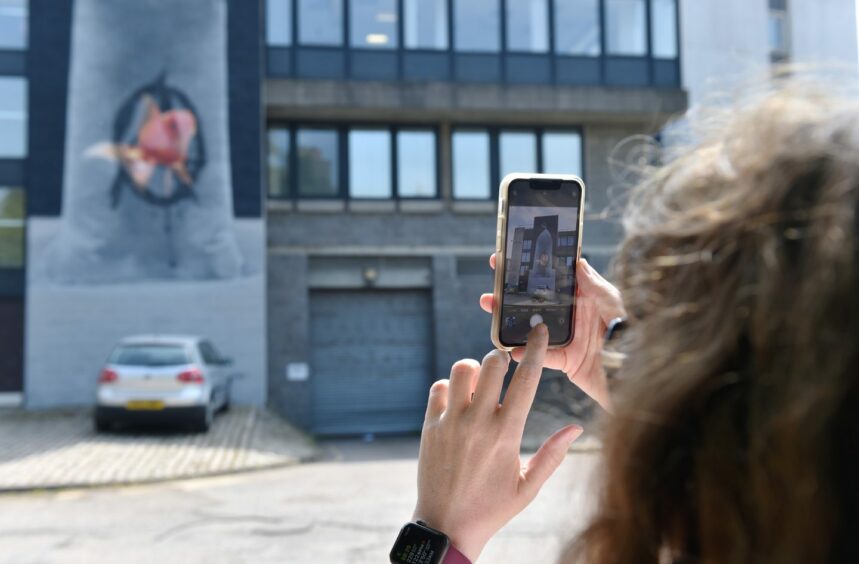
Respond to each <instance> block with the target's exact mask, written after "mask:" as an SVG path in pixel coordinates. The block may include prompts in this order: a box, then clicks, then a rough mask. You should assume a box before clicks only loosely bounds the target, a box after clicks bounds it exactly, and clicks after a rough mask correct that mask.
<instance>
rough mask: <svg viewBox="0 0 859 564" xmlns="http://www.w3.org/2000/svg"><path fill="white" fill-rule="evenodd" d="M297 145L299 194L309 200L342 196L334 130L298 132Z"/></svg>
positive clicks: (302, 130)
mask: <svg viewBox="0 0 859 564" xmlns="http://www.w3.org/2000/svg"><path fill="white" fill-rule="evenodd" d="M296 144H297V145H298V191H299V194H300V195H302V196H309V197H326V196H336V195H337V194H339V193H340V177H339V170H338V166H337V163H338V157H339V154H340V151H339V147H338V135H337V132H336V131H334V130H332V129H299V130H298V133H297V135H296Z"/></svg>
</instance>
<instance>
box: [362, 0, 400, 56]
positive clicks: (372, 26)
mask: <svg viewBox="0 0 859 564" xmlns="http://www.w3.org/2000/svg"><path fill="white" fill-rule="evenodd" d="M349 18H350V20H351V21H350V22H349V37H350V43H351V44H352V47H362V48H365V49H396V48H397V45H399V41H400V39H399V36H398V33H397V29H398V25H397V0H351V3H350V5H349Z"/></svg>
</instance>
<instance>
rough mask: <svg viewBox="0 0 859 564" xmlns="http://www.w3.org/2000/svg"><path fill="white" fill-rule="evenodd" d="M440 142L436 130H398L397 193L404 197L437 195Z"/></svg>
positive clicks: (430, 196) (432, 196) (431, 196)
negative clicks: (437, 148)
mask: <svg viewBox="0 0 859 564" xmlns="http://www.w3.org/2000/svg"><path fill="white" fill-rule="evenodd" d="M435 152H436V142H435V133H433V132H432V131H399V132H397V182H398V186H397V192H398V195H399V196H401V197H403V198H434V197H436V196H437V189H436V186H437V181H436V155H435Z"/></svg>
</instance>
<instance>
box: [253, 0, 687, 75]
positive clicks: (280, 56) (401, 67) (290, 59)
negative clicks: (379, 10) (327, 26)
mask: <svg viewBox="0 0 859 564" xmlns="http://www.w3.org/2000/svg"><path fill="white" fill-rule="evenodd" d="M302 1H307V0H291V10H292V11H291V18H292V26H291V43H290V44H289V45H285V44H270V43H268V40H267V28H268V25H267V22H266V23H264V28H265V31H266V33H265V34H264V35H266V41H265V48H266V52H267V55H268V56H274V57H275V58H274V61H275V62H274V63H272V64H273V65H274V66H267V68H268V70H267V76H284V77H296V78H301V77H303V76H309V77H311V78H320V76H316V75H315V74H310V75H306V74H304V73H303V72H302V71H301V68H300V66H299V61H300V60H303V59H301V57H303V56H305V55H308V56H316V55H319V53H320V52H327V53H328V54H326V56H334V55H333V54H335V53H336V54H338V55H339V57H340V58H339V59H337V61H338V62H336V63H334V62H332V63H331V64H332V65H333V66H332V67H331V69H329V70H328V71H326V72H330V73H331V76H327V75H326V76H327V77H328V78H331V79H336V80H344V79H350V78H357V79H359V80H360V79H367V78H368V76H366V75H365V73H366V72H367V71H366V70H357V69H365V67H366V64H369V63H367V62H366V60H365V59H360V60H361V61H363V62H362V63H360V64H357V65H354V66H353V56H352V55H350V54H351V53H355V54H356V55H357V56H364V54H365V53H374V54H379V55H381V54H386V55H387V56H388V57H389V58H388V59H387V60H386V61H385V62H384V65H389V67H388V66H386V67H385V68H389V70H387V71H385V73H383V75H384V77H383V78H376V79H379V80H392V81H402V80H412V79H414V78H413V77H412V76H411V74H410V73H409V72H408V71H407V68H406V65H407V64H410V62H413V60H412V59H410V57H413V56H419V57H420V56H424V57H426V56H434V57H437V58H436V59H433V61H434V63H433V64H434V65H438V67H437V68H438V70H434V71H432V73H431V74H432V77H433V78H426V79H424V78H420V79H418V80H446V81H452V82H455V83H459V82H462V80H463V79H462V77H459V76H458V74H457V71H456V68H457V65H458V64H460V63H461V62H462V61H472V62H473V60H479V59H480V58H486V57H490V58H493V59H492V61H491V64H492V65H495V64H497V65H498V76H497V77H496V78H495V79H494V80H493V81H494V82H497V83H500V84H511V83H518V81H517V80H515V79H513V78H511V75H510V74H509V73H511V72H516V71H515V70H510V69H516V68H519V67H517V65H522V64H524V61H527V60H528V59H533V60H534V61H540V62H541V63H542V62H543V61H545V64H546V69H547V70H546V71H545V72H544V74H540V75H539V77H538V78H534V79H533V80H534V82H533V83H534V84H545V85H559V84H570V82H569V80H570V78H569V73H570V72H571V71H570V70H569V69H570V68H571V67H570V65H579V64H584V65H586V67H585V68H587V69H591V70H588V71H586V72H588V73H591V74H588V75H587V76H588V77H589V78H587V79H586V83H587V84H593V85H595V86H605V85H612V84H617V83H616V81H617V80H618V79H617V78H615V76H616V75H615V74H613V73H614V72H615V71H613V70H612V69H615V68H616V67H615V66H614V65H615V62H616V61H627V62H629V61H637V62H638V63H639V64H641V65H644V67H643V68H644V70H643V71H641V72H642V73H644V74H643V76H642V77H641V78H640V79H636V82H635V86H640V87H655V88H664V87H672V88H673V87H676V88H680V87H681V86H682V74H681V59H682V56H683V52H682V51H683V49H682V35H681V29H680V20H681V10H682V6H681V2H680V1H679V0H675V3H674V7H675V10H674V14H675V22H674V27H675V32H674V39H675V45H676V47H675V49H676V56H675V57H656V56H655V54H654V51H653V49H654V37H653V34H654V25H653V17H654V16H653V0H641V1H642V2H643V4H644V8H645V13H644V27H645V29H644V36H645V46H644V52H643V53H641V54H624V53H609V50H608V15H607V11H608V8H607V2H608V1H609V0H595V1H596V4H597V14H596V16H597V20H596V24H597V26H598V27H599V29H598V35H599V38H598V50H599V52H598V53H596V54H590V53H561V52H558V50H557V46H558V41H557V36H558V33H557V32H558V30H557V29H556V19H557V2H556V0H546V6H547V18H546V26H547V27H546V35H547V40H548V45H547V49H546V50H545V51H529V50H520V49H510V48H509V41H508V29H507V28H508V22H507V19H508V18H507V11H508V6H509V5H510V3H511V2H515V1H516V0H494V1H495V2H496V3H497V7H498V16H499V17H498V27H499V29H498V30H497V32H498V36H499V42H498V49H497V50H462V49H458V48H457V46H456V34H457V30H458V29H459V28H458V26H457V25H456V21H455V20H456V18H455V16H456V10H457V4H456V2H457V1H459V0H441V1H442V2H443V3H444V6H445V8H446V14H445V15H446V21H445V22H444V24H445V26H446V27H445V29H446V35H447V37H446V39H447V41H446V46H445V47H443V48H440V47H407V46H406V30H405V21H404V20H405V18H404V14H405V1H404V0H395V7H396V10H397V24H396V33H397V44H396V45H395V46H393V47H390V48H388V47H368V46H360V45H356V46H353V45H352V37H351V35H352V30H351V27H352V1H353V0H339V2H340V6H341V12H342V20H343V21H342V26H341V29H340V30H339V42H338V43H336V44H334V43H331V44H316V43H304V42H302V41H301V37H300V35H301V25H300V23H301V22H300V19H301V12H302V10H301V5H300V4H301V2H302ZM465 1H467V0H465ZM267 16H268V8H267V7H266V8H265V9H264V10H263V20H264V22H265V20H266V18H267ZM314 53H315V55H314ZM358 54H360V55H358ZM445 60H446V62H444V63H442V61H445ZM487 60H489V59H487ZM666 64H668V65H672V66H671V67H666ZM267 65H268V63H267ZM668 68H673V70H672V71H670V74H669V75H667V76H666V75H664V74H662V73H664V72H668V71H667V70H666V69H668ZM593 73H595V74H593ZM323 74H324V73H323ZM576 84H578V83H576ZM621 85H623V84H621Z"/></svg>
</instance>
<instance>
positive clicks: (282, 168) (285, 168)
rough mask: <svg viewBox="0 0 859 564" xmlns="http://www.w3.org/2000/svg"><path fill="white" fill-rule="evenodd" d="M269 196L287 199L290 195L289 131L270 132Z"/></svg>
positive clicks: (273, 129)
mask: <svg viewBox="0 0 859 564" xmlns="http://www.w3.org/2000/svg"><path fill="white" fill-rule="evenodd" d="M267 164H268V166H267V168H268V195H269V196H271V197H272V198H285V197H287V196H288V195H289V130H288V129H283V128H271V129H269V130H268V161H267Z"/></svg>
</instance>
